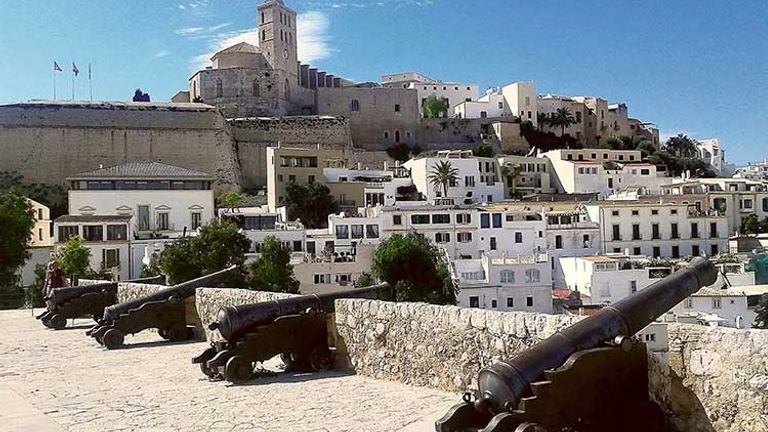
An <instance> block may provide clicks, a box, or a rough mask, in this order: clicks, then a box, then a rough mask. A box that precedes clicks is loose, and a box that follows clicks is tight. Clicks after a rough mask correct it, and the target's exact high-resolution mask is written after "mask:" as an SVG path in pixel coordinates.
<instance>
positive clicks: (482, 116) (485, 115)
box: [480, 111, 488, 118]
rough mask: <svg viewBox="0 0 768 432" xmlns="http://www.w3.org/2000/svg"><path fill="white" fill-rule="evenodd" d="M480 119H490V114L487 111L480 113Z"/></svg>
mask: <svg viewBox="0 0 768 432" xmlns="http://www.w3.org/2000/svg"><path fill="white" fill-rule="evenodd" d="M480 118H488V112H487V111H480Z"/></svg>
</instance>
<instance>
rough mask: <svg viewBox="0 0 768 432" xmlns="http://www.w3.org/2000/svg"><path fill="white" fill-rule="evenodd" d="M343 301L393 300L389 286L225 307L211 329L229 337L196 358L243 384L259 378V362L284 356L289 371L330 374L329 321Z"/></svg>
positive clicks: (215, 374) (208, 371) (211, 371)
mask: <svg viewBox="0 0 768 432" xmlns="http://www.w3.org/2000/svg"><path fill="white" fill-rule="evenodd" d="M342 298H367V299H392V298H393V292H392V289H391V288H390V286H389V284H386V283H383V284H380V285H375V286H371V287H366V288H357V289H351V290H345V291H339V292H334V293H328V294H319V295H317V294H312V295H304V296H296V297H291V298H286V299H281V300H274V301H267V302H261V303H254V304H249V305H240V306H228V307H225V308H222V309H221V310H220V311H219V313H218V316H217V319H216V321H215V322H213V323H211V324H210V325H209V329H211V330H218V331H219V333H220V334H221V335H222V337H223V338H224V339H223V340H221V341H216V342H212V343H211V347H210V348H208V349H206V350H205V351H204V352H203V353H202V354H200V355H199V356H197V357H195V358H193V359H192V362H193V363H197V364H199V365H200V369H201V370H202V372H203V373H204V374H205V375H206V376H208V377H209V378H224V379H226V380H227V381H230V382H233V383H242V382H245V381H248V380H250V379H251V378H252V377H253V376H254V367H255V364H256V363H260V362H264V361H266V360H268V359H270V358H272V357H275V356H277V355H280V357H281V359H282V360H283V362H284V363H285V365H286V370H301V371H306V372H319V371H325V370H328V369H330V368H332V367H333V363H334V347H331V346H330V344H329V342H328V339H329V334H328V317H329V315H332V314H333V313H334V312H335V301H336V300H337V299H342Z"/></svg>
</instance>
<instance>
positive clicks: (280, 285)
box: [248, 236, 299, 294]
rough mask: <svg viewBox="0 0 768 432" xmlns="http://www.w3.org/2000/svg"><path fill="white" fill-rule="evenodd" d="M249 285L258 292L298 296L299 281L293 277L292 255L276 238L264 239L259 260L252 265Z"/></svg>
mask: <svg viewBox="0 0 768 432" xmlns="http://www.w3.org/2000/svg"><path fill="white" fill-rule="evenodd" d="M249 270H250V276H249V278H248V285H249V286H250V287H251V288H253V289H255V290H258V291H275V292H284V293H291V294H296V293H298V292H299V281H298V280H296V278H295V277H294V276H293V266H292V265H291V253H290V252H289V251H288V249H286V248H285V247H283V244H282V243H281V242H280V240H279V239H278V238H277V237H275V236H269V237H267V238H266V239H264V244H263V245H262V247H261V251H260V253H259V258H258V259H257V260H256V261H254V262H253V263H251V266H250V269H249Z"/></svg>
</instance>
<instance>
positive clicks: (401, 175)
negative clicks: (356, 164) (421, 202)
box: [323, 162, 413, 211]
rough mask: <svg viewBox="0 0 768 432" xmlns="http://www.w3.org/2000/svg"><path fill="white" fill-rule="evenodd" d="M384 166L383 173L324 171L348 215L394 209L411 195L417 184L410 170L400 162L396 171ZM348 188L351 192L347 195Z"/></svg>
mask: <svg viewBox="0 0 768 432" xmlns="http://www.w3.org/2000/svg"><path fill="white" fill-rule="evenodd" d="M384 165H385V169H383V170H363V169H359V168H358V169H350V168H323V177H324V179H325V184H326V185H327V186H328V188H329V189H330V190H331V191H332V193H335V195H337V201H338V202H339V204H340V207H341V208H342V209H343V210H345V211H350V210H353V209H355V208H356V207H363V206H365V207H373V206H377V205H393V204H394V203H395V201H396V200H398V199H402V198H404V196H405V195H407V194H408V193H409V192H410V188H411V186H412V185H413V182H412V181H411V174H410V172H409V171H408V169H406V168H405V167H402V166H400V163H399V162H397V163H396V165H395V166H394V167H392V169H388V168H389V167H388V166H387V165H388V164H387V162H385V163H384ZM345 187H347V188H348V189H347V190H346V191H345V190H344V188H345ZM360 189H362V193H360Z"/></svg>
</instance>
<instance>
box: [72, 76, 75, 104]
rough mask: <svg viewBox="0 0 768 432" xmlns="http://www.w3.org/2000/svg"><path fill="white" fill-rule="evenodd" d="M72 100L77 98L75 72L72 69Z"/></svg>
mask: <svg viewBox="0 0 768 432" xmlns="http://www.w3.org/2000/svg"><path fill="white" fill-rule="evenodd" d="M72 100H73V101H74V100H75V72H74V71H72Z"/></svg>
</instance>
